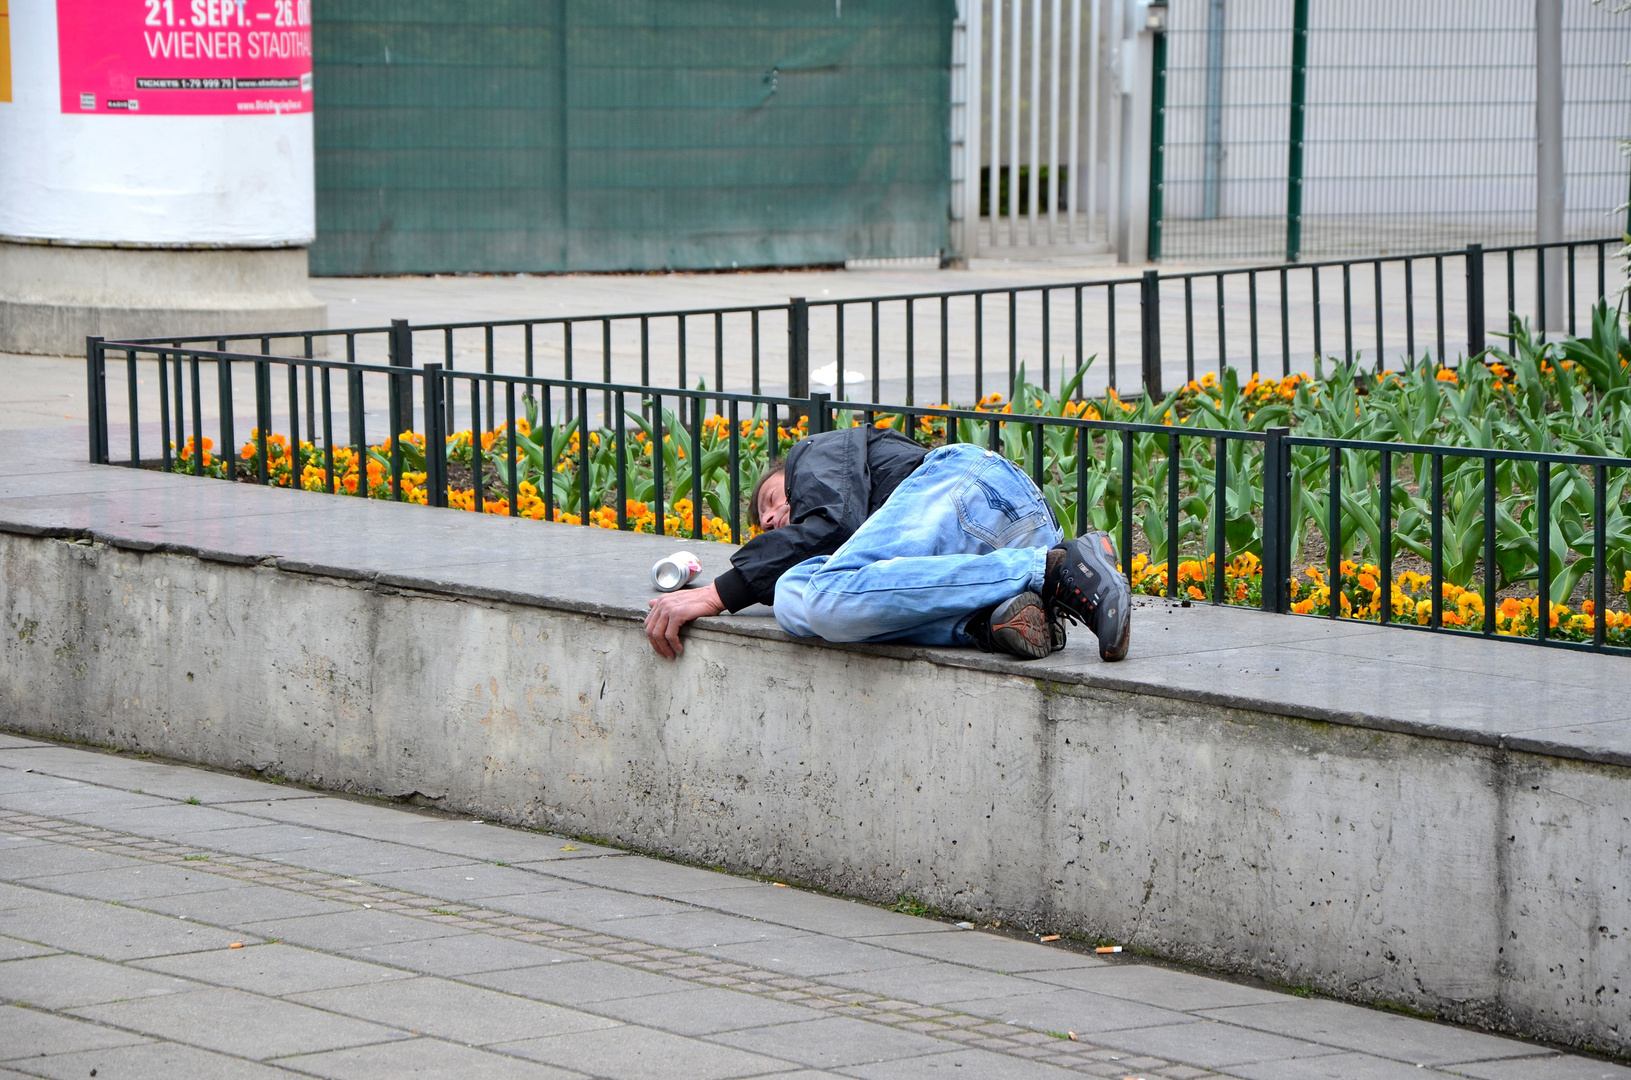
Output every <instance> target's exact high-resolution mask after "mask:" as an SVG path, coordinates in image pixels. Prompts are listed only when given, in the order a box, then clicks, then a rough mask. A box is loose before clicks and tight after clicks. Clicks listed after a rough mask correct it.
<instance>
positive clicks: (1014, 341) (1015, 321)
mask: <svg viewBox="0 0 1631 1080" xmlns="http://www.w3.org/2000/svg"><path fill="white" fill-rule="evenodd" d="M1014 7H1015V10H1018V7H1019V0H1014ZM1018 381H1019V294H1018V293H1017V292H1015V291H1014V290H1013V289H1009V290H1008V389H1007V391H1006V393H1007V396H1008V399H1009V400H1010V401H1012V400H1013V399H1014V397H1015V396H1016V395H1015V394H1014V384H1015V383H1016V382H1018ZM906 400H907V402H908V403H910V402H911V400H912V399H911V398H910V397H908V398H907V399H906Z"/></svg>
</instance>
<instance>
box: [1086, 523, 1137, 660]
mask: <svg viewBox="0 0 1631 1080" xmlns="http://www.w3.org/2000/svg"><path fill="white" fill-rule="evenodd" d="M1072 548H1073V550H1072V555H1073V556H1075V557H1077V558H1079V559H1081V561H1083V562H1087V563H1090V564H1091V565H1092V567H1093V570H1094V572H1095V573H1097V574H1098V575H1099V576H1100V577H1101V578H1102V579H1104V580H1108V581H1115V582H1117V583H1118V584H1119V585H1120V588H1118V589H1117V590H1116V595H1115V597H1114V598H1113V599H1111V600H1109V601H1107V602H1105V603H1103V604H1101V605H1100V606H1099V610H1098V611H1097V612H1095V616H1096V618H1097V620H1098V624H1099V626H1098V631H1097V633H1098V638H1099V659H1101V660H1104V661H1107V662H1109V663H1114V662H1115V661H1117V660H1123V659H1125V658H1126V656H1127V646H1128V644H1129V641H1130V639H1131V637H1132V627H1133V611H1132V601H1133V595H1132V590H1131V589H1129V588H1128V587H1127V581H1126V579H1125V578H1123V577H1122V576H1121V571H1120V570H1117V569H1116V556H1115V551H1114V549H1113V548H1112V547H1111V545H1110V537H1108V536H1107V535H1105V534H1104V533H1102V532H1095V533H1089V534H1088V535H1087V536H1084V537H1082V538H1081V539H1080V540H1079V541H1078V542H1077V543H1075V544H1074V545H1072Z"/></svg>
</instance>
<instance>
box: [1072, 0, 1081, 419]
mask: <svg viewBox="0 0 1631 1080" xmlns="http://www.w3.org/2000/svg"><path fill="white" fill-rule="evenodd" d="M1070 2H1071V3H1072V4H1079V3H1081V0H1070ZM1071 205H1072V207H1074V205H1075V204H1074V203H1072V204H1071ZM1082 364H1083V360H1082V287H1081V286H1080V285H1078V286H1076V369H1075V370H1074V371H1072V372H1071V378H1073V379H1074V378H1076V376H1077V375H1078V374H1079V373H1080V372H1081V370H1082ZM1082 382H1083V380H1081V379H1077V380H1076V400H1077V401H1080V400H1082Z"/></svg>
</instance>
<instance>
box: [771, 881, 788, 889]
mask: <svg viewBox="0 0 1631 1080" xmlns="http://www.w3.org/2000/svg"><path fill="white" fill-rule="evenodd" d="M771 884H772V885H774V886H776V888H778V889H785V888H787V885H786V884H785V883H783V882H780V881H772V882H771Z"/></svg>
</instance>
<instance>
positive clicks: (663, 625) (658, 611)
mask: <svg viewBox="0 0 1631 1080" xmlns="http://www.w3.org/2000/svg"><path fill="white" fill-rule="evenodd" d="M650 606H651V610H650V611H649V612H647V613H646V637H647V638H648V639H649V640H650V641H651V647H652V648H653V649H656V650H657V654H658V655H659V656H663V657H667V658H668V659H669V660H672V659H674V658H675V657H677V656H679V654H680V653H682V652H684V651H685V646H684V645H681V644H680V631H681V630H683V629H684V628H685V625H686V624H687V623H689V622H691V621H692V620H694V619H700V618H702V617H703V616H704V615H718V614H719V613H720V612H722V611H724V610H725V602H724V601H723V600H721V599H720V598H719V590H718V589H716V588H714V587H713V585H711V584H709V585H704V586H703V587H702V588H700V589H681V590H680V591H679V592H671V593H667V594H665V595H663V596H659V597H657V599H655V600H653V601H651V605H650Z"/></svg>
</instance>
